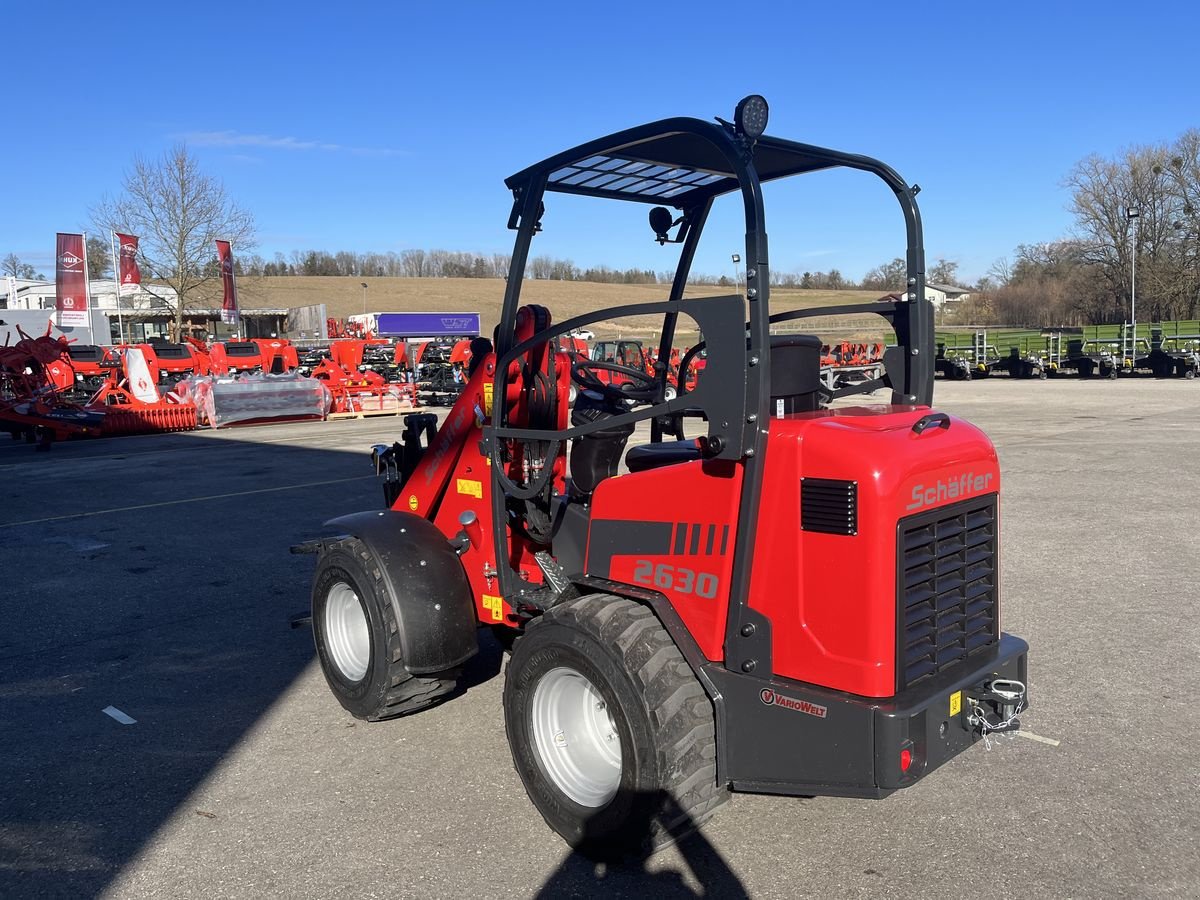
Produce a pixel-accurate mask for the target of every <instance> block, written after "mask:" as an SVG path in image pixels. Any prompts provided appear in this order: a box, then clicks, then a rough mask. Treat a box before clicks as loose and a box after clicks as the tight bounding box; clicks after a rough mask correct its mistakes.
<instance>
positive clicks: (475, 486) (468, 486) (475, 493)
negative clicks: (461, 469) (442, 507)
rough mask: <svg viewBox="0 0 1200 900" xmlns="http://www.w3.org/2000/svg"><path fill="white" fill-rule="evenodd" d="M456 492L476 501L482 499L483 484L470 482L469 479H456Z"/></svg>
mask: <svg viewBox="0 0 1200 900" xmlns="http://www.w3.org/2000/svg"><path fill="white" fill-rule="evenodd" d="M458 492H459V493H460V494H466V495H467V496H468V497H474V498H475V499H476V500H482V499H483V483H482V482H479V481H472V480H471V479H470V478H460V479H458Z"/></svg>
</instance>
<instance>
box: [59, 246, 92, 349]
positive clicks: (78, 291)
mask: <svg viewBox="0 0 1200 900" xmlns="http://www.w3.org/2000/svg"><path fill="white" fill-rule="evenodd" d="M85 256H86V251H85V250H84V245H83V235H82V234H63V233H61V232H59V235H58V247H57V249H56V252H55V254H54V259H55V267H54V287H55V290H54V294H55V304H54V306H55V309H57V310H58V324H59V325H60V326H61V325H87V324H88V295H87V262H86V259H85Z"/></svg>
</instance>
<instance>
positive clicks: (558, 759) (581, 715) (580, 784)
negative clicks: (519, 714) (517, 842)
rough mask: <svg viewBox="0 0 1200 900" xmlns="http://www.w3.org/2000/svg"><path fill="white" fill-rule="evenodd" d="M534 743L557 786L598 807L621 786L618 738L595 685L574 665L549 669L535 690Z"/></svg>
mask: <svg viewBox="0 0 1200 900" xmlns="http://www.w3.org/2000/svg"><path fill="white" fill-rule="evenodd" d="M532 712H533V744H534V748H535V749H536V751H537V754H538V759H539V760H540V761H541V763H542V768H543V770H544V771H545V772H546V774H547V775H548V776H549V778H550V780H551V781H553V782H554V785H555V787H557V788H558V789H559V790H560V791H562V792H563V793H564V794H566V795H567V796H568V797H570V798H571V799H572V800H574V801H575V802H576V803H578V804H579V805H580V806H587V807H591V808H599V807H602V806H604V805H605V804H607V803H608V802H609V801H610V800H612V798H613V797H614V796H616V793H617V788H618V787H619V786H620V784H621V737H620V735H619V734H618V733H617V727H616V725H615V724H614V723H613V720H612V716H611V715H609V712H608V706H607V703H606V702H605V700H604V698H603V697H602V696H601V695H600V692H599V691H597V690H596V687H595V685H593V684H592V683H591V682H590V681H588V680H587V679H586V678H585V677H584V676H583V675H581V674H579V673H578V672H576V671H575V670H574V669H568V668H564V667H560V668H557V669H551V670H550V671H549V672H547V673H546V674H545V675H544V676H542V679H541V681H539V682H538V685H537V687H536V688H535V689H534V692H533V710H532Z"/></svg>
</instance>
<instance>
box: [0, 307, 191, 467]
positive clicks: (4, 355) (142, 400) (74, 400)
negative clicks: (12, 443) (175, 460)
mask: <svg viewBox="0 0 1200 900" xmlns="http://www.w3.org/2000/svg"><path fill="white" fill-rule="evenodd" d="M18 331H19V333H20V335H21V339H20V340H18V341H17V342H16V343H15V344H13V345H11V346H5V347H0V429H2V430H5V431H8V432H9V433H10V434H11V435H12V436H13V438H20V437H21V436H24V437H25V438H26V439H27V440H29V441H31V442H33V441H38V442H39V449H49V447H50V445H51V443H52V442H53V441H54V440H61V439H64V438H67V437H71V436H74V435H84V436H94V435H101V434H103V435H118V434H140V433H147V432H164V431H190V430H191V429H193V428H195V427H196V409H195V407H194V406H193V405H192V404H190V403H185V402H181V401H180V400H179V398H177V397H175V396H174V395H172V394H171V393H169V392H166V393H164V392H162V391H160V389H159V381H160V375H159V365H158V362H157V358H156V356H155V355H154V354H153V352H149V353H145V352H143V349H142V348H141V347H138V346H135V347H124V348H111V347H99V346H93V345H72V344H71V343H70V342H69V341H68V340H67V339H66V338H65V337H62V336H59V337H57V338H54V337H51V336H50V332H51V327H50V326H49V325H48V326H47V328H46V332H45V333H44V334H42V335H39V336H38V337H31V336H30V335H28V334H26V333H25V332H24V331H21V330H20V329H18Z"/></svg>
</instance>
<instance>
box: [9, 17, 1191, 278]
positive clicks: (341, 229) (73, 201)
mask: <svg viewBox="0 0 1200 900" xmlns="http://www.w3.org/2000/svg"><path fill="white" fill-rule="evenodd" d="M805 7H806V4H801V3H789V4H779V5H778V9H774V8H773V6H772V5H771V4H768V3H761V2H760V3H757V4H737V3H733V4H730V3H726V4H709V3H693V4H691V5H688V6H683V5H680V4H648V3H641V4H629V5H623V4H616V3H609V4H568V3H551V4H544V5H534V4H523V5H519V4H508V3H489V4H484V3H437V4H407V3H380V2H376V3H370V4H368V3H362V4H360V3H353V2H347V3H341V4H329V3H325V4H313V3H307V2H302V0H297V2H291V3H286V4H282V3H280V4H274V3H254V2H251V3H243V4H234V5H231V6H228V7H224V8H226V9H228V10H229V12H228V13H227V14H224V15H222V14H221V13H220V12H219V10H220V9H221V8H222V6H221V5H219V4H203V5H198V6H197V5H193V4H187V5H185V4H178V5H177V4H166V3H153V4H149V3H140V2H136V0H131V2H126V3H124V4H104V5H103V6H102V5H99V4H87V5H83V4H78V5H76V6H75V8H74V9H66V8H64V7H63V6H62V5H61V4H57V5H56V4H30V3H24V4H19V5H15V6H14V7H13V8H10V9H9V10H8V12H7V14H6V24H7V26H8V28H7V29H6V30H7V31H8V32H9V34H10V38H11V39H15V44H14V42H13V40H11V39H10V42H9V48H10V52H9V53H8V54H6V55H7V63H6V74H5V80H6V81H7V82H9V84H10V85H11V84H13V80H14V77H15V89H12V90H9V91H7V92H6V94H7V97H8V101H9V102H8V104H7V106H8V117H9V121H8V128H6V129H5V132H6V138H5V140H3V141H2V142H0V255H2V254H7V253H9V252H15V253H17V254H18V255H20V256H21V257H22V258H24V259H25V260H26V261H29V262H32V263H34V264H35V265H36V266H37V267H38V268H40V269H42V270H43V271H47V273H48V274H49V270H50V269H52V265H51V259H52V256H53V242H54V233H55V232H56V231H71V230H78V229H82V228H85V227H86V225H87V222H88V209H89V207H90V206H92V205H93V204H95V203H96V202H97V201H98V200H99V199H100V198H101V197H102V196H103V195H104V194H105V193H112V192H115V191H117V190H118V189H119V186H120V181H121V177H122V173H123V172H124V171H125V170H126V169H127V168H128V166H129V164H130V162H131V161H132V159H133V157H134V155H135V154H141V155H145V156H155V155H157V154H159V153H161V152H162V151H164V150H165V149H167V148H168V147H169V146H170V145H171V144H172V143H174V142H176V141H179V140H186V141H187V142H188V144H189V146H190V147H191V148H192V150H193V151H194V152H195V154H196V155H197V156H198V157H199V158H200V160H201V162H202V164H203V166H204V168H205V169H206V171H208V172H209V173H211V174H214V175H216V176H218V177H220V178H221V179H222V180H223V181H224V182H225V185H226V187H227V188H228V190H229V191H230V193H231V194H232V196H233V197H234V198H235V199H236V200H237V201H238V202H239V203H240V204H241V205H243V206H245V207H247V208H248V209H250V210H251V211H252V212H253V213H254V214H255V217H256V219H257V223H258V227H259V246H258V247H257V248H256V249H257V252H259V253H261V254H262V255H263V256H265V257H267V258H270V257H271V255H272V254H273V253H274V252H275V251H284V252H289V251H291V250H293V249H306V248H321V249H327V250H330V251H336V250H339V249H349V250H379V251H388V250H395V251H401V250H403V249H406V248H410V247H422V248H431V247H442V248H445V249H454V250H473V251H483V252H488V253H491V252H508V251H509V250H511V243H512V235H511V233H510V232H508V231H507V230H506V228H505V223H506V218H507V214H508V209H509V205H510V197H509V195H508V193H507V191H506V190H505V188H504V185H503V179H504V178H505V177H506V176H507V175H509V174H511V173H512V172H514V171H517V170H518V169H521V168H523V167H524V166H526V165H528V164H529V163H531V162H534V161H536V160H538V159H541V158H543V157H545V156H549V155H551V154H553V153H555V152H558V151H560V150H563V149H565V148H567V147H569V146H572V145H574V144H576V143H580V142H582V141H585V140H588V139H591V138H594V137H598V136H600V135H603V134H606V133H608V132H610V131H615V130H618V129H621V128H625V127H628V126H630V125H634V124H639V123H641V122H645V121H650V120H653V119H657V118H663V117H666V116H674V115H694V116H698V117H701V118H707V117H711V116H714V115H720V116H723V117H727V118H728V117H730V116H731V113H732V109H733V106H734V104H735V103H736V102H737V100H738V99H739V98H740V97H742V96H744V95H745V94H748V93H761V94H763V95H765V96H766V97H767V99H768V100H769V101H770V103H771V121H770V126H769V128H768V131H769V132H770V133H772V134H776V135H779V136H781V137H787V138H792V139H795V140H800V141H805V142H808V143H815V144H822V145H825V146H830V147H836V148H838V149H843V150H849V151H854V152H860V153H866V154H869V155H873V156H877V157H879V158H881V159H883V160H885V161H886V162H888V163H890V164H891V165H893V166H894V167H895V168H897V169H898V170H899V171H900V172H901V173H902V174H903V175H904V176H905V177H906V178H907V179H908V180H910V181H915V182H918V183H920V184H921V186H922V188H923V191H922V193H921V196H920V203H921V207H922V213H923V215H924V219H925V227H926V248H927V251H928V254H929V258H930V260H931V261H932V260H933V258H935V257H937V256H945V257H947V258H950V259H954V260H957V261H958V262H959V263H960V273H961V274H962V275H963V276H965V278H966V279H973V278H975V277H977V276H979V275H982V274H983V273H984V272H985V271H986V270H987V268H988V266H989V265H991V263H992V261H993V260H995V259H996V258H997V257H1000V256H1006V255H1011V253H1012V250H1013V248H1014V247H1015V246H1016V245H1017V244H1019V243H1026V242H1034V241H1041V240H1049V239H1053V238H1055V237H1057V236H1060V235H1062V234H1064V233H1066V232H1067V230H1068V229H1069V228H1070V224H1071V223H1070V215H1069V213H1068V212H1067V209H1066V206H1067V202H1068V195H1067V192H1066V191H1065V189H1064V188H1063V187H1062V181H1063V178H1064V176H1065V175H1066V174H1067V172H1068V171H1069V170H1070V168H1071V166H1072V165H1073V164H1074V163H1075V162H1076V161H1078V160H1079V159H1081V158H1082V157H1084V156H1086V155H1088V154H1090V153H1099V154H1101V155H1112V154H1115V153H1116V152H1118V151H1119V150H1121V149H1122V148H1124V147H1127V146H1129V145H1132V144H1139V143H1150V142H1158V141H1164V140H1170V139H1172V138H1174V137H1176V136H1177V135H1178V134H1180V133H1181V132H1182V131H1184V130H1185V129H1187V128H1191V127H1200V99H1198V96H1197V95H1198V93H1200V92H1198V90H1197V89H1198V88H1200V68H1198V67H1197V64H1196V62H1195V60H1194V59H1193V58H1192V57H1193V54H1192V52H1191V50H1192V45H1193V44H1194V39H1195V34H1196V33H1197V31H1198V30H1200V29H1198V26H1200V12H1198V11H1197V9H1198V7H1197V6H1196V5H1195V4H1194V3H1192V4H1185V3H1172V2H1160V3H1155V4H1128V3H1123V4H1119V5H1118V4H1112V3H1105V2H1093V3H1087V4H1061V5H1056V4H1045V5H1044V6H1043V5H1035V4H1024V3H1005V4H991V5H972V6H970V7H968V5H966V4H881V5H878V6H874V5H872V4H870V3H858V4H831V5H827V6H826V7H823V8H820V9H816V8H814V9H811V10H809V9H806V8H805ZM117 13H119V15H120V18H119V19H118V17H117ZM14 47H15V48H16V49H14ZM76 61H78V65H76ZM767 201H768V209H767V226H768V232H769V234H770V238H771V253H772V265H773V267H774V268H775V269H776V270H777V271H804V270H806V269H822V270H827V269H829V268H833V267H837V268H839V269H841V271H843V273H845V274H847V275H849V276H851V277H853V278H859V277H861V276H862V274H863V273H864V272H865V270H867V269H868V268H870V267H872V266H874V265H876V264H878V263H880V262H883V261H886V260H888V259H890V258H891V257H893V256H897V255H900V254H901V251H902V249H903V244H902V240H903V230H902V222H901V219H900V216H899V212H898V208H897V206H896V203H895V200H894V199H893V198H892V196H891V194H890V193H889V192H888V191H887V190H886V189H885V188H884V187H883V185H882V183H878V182H875V181H873V180H872V179H870V178H869V177H868V176H864V175H859V174H854V173H826V174H816V175H810V176H805V177H802V178H796V179H790V180H789V181H788V182H786V183H783V184H778V185H773V186H769V187H768V193H767ZM547 205H548V212H547V217H546V220H545V226H546V230H545V232H544V234H543V235H541V236H540V237H539V238H538V240H537V242H536V243H535V252H537V253H545V254H549V255H552V256H560V257H569V258H571V259H573V260H574V261H575V262H576V263H578V264H580V265H583V266H587V265H593V264H601V263H604V264H608V265H612V266H617V267H622V268H623V267H626V266H631V265H633V266H639V267H650V268H654V269H656V270H659V269H666V268H670V267H671V266H672V265H673V262H674V254H673V253H672V252H671V248H667V249H666V250H663V249H661V248H659V247H658V246H657V245H656V244H654V243H653V241H652V240H651V234H650V230H649V228H648V227H647V226H646V224H645V214H646V209H645V207H644V206H642V205H641V204H614V203H606V202H604V201H594V200H593V201H588V200H582V199H579V198H564V197H559V196H552V197H551V198H550V201H549V202H548V204H547ZM736 213H737V209H736V206H735V205H733V204H730V203H724V204H720V205H719V206H718V208H717V210H716V213H715V216H714V219H713V220H712V221H711V223H710V229H709V232H708V233H707V234H706V237H705V240H704V241H703V242H702V247H701V251H700V253H699V255H698V259H697V262H696V266H695V268H696V269H697V270H698V271H702V272H711V273H720V272H722V271H726V270H728V269H730V263H729V255H730V253H731V252H737V251H739V250H740V249H741V246H742V242H743V235H742V232H743V229H742V225H741V223H740V222H739V221H738V218H737V215H736ZM235 249H236V248H235ZM730 274H731V273H730Z"/></svg>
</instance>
